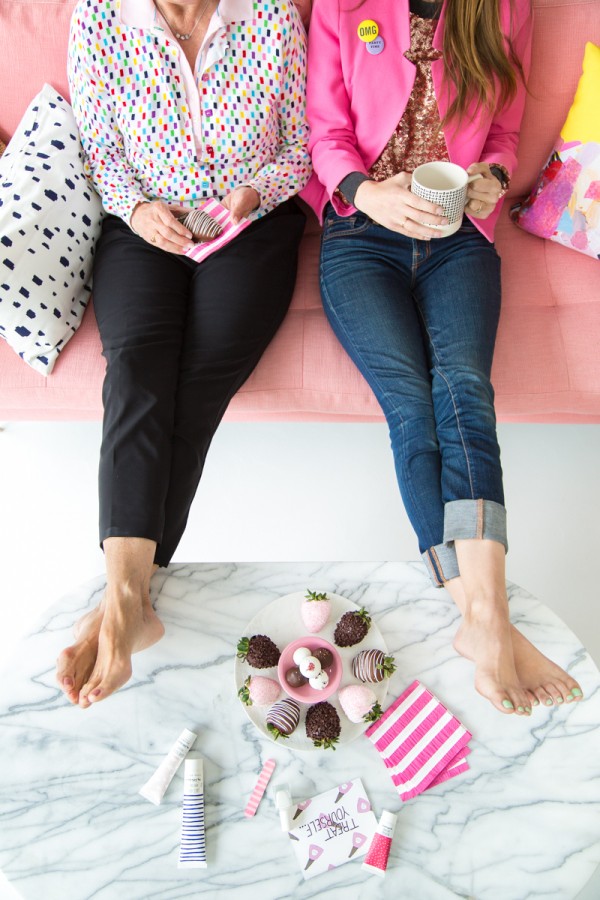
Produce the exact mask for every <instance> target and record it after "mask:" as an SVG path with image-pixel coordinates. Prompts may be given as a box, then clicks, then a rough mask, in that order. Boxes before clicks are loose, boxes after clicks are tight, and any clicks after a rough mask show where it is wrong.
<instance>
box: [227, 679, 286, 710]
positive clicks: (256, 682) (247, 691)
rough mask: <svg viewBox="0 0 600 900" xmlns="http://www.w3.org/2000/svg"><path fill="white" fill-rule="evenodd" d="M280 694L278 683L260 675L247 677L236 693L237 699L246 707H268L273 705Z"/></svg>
mask: <svg viewBox="0 0 600 900" xmlns="http://www.w3.org/2000/svg"><path fill="white" fill-rule="evenodd" d="M280 693H281V687H280V686H279V682H277V681H274V680H273V679H272V678H264V677H263V676H262V675H248V677H247V678H246V680H245V682H244V684H243V685H242V687H241V688H240V689H239V691H238V697H239V698H240V700H241V701H242V703H245V704H246V706H252V704H253V703H256V705H257V706H270V705H271V703H275V701H276V700H277V698H278V697H279V695H280Z"/></svg>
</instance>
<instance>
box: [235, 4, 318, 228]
mask: <svg viewBox="0 0 600 900" xmlns="http://www.w3.org/2000/svg"><path fill="white" fill-rule="evenodd" d="M282 52H283V66H284V79H283V87H282V92H281V97H280V99H279V104H278V110H277V112H278V124H279V137H278V147H277V151H276V153H275V156H274V159H273V160H272V161H271V162H269V163H267V164H266V165H265V166H262V168H260V169H259V170H258V172H257V173H256V175H255V176H254V177H253V178H251V179H250V180H249V181H247V182H246V184H247V185H248V186H250V187H253V188H254V189H255V190H256V191H258V193H259V195H260V199H261V209H262V210H263V211H265V210H266V211H269V210H271V209H274V208H275V207H276V206H277V205H278V204H280V203H283V201H284V200H287V199H288V198H289V197H293V196H294V194H297V193H298V192H299V191H300V190H301V189H302V188H303V187H304V186H305V184H306V183H307V182H308V179H309V178H310V174H311V171H312V168H311V164H310V156H309V154H308V123H307V120H306V33H305V31H304V27H303V25H302V22H301V21H300V16H299V14H298V13H297V12H296V8H295V7H294V6H293V4H292V6H291V8H290V19H289V23H288V28H287V31H286V34H285V35H284V39H283V50H282Z"/></svg>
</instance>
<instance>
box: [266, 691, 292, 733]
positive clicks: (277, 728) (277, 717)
mask: <svg viewBox="0 0 600 900" xmlns="http://www.w3.org/2000/svg"><path fill="white" fill-rule="evenodd" d="M299 721H300V706H299V705H298V703H296V701H295V700H292V699H291V697H284V698H283V700H280V701H279V703H276V704H275V705H274V706H272V707H271V709H270V710H269V712H268V713H267V728H268V730H269V732H270V733H271V734H272V735H273V737H274V738H275V740H277V738H280V737H283V738H287V737H289V736H290V734H292V732H294V731H295V730H296V728H297V727H298V722H299Z"/></svg>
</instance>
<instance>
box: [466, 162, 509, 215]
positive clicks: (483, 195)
mask: <svg viewBox="0 0 600 900" xmlns="http://www.w3.org/2000/svg"><path fill="white" fill-rule="evenodd" d="M467 172H468V173H469V175H476V174H477V173H480V174H481V175H482V178H478V179H477V180H476V181H472V182H471V184H470V185H469V187H468V190H467V206H466V208H465V212H467V213H468V214H469V215H470V216H472V217H473V218H474V219H487V217H488V216H489V215H491V214H492V213H493V212H494V210H495V209H496V204H497V203H498V200H500V198H501V197H503V196H504V191H503V190H502V185H501V184H500V182H499V181H498V179H497V178H496V176H495V175H492V173H491V172H490V167H489V165H488V164H487V163H473V164H472V165H470V166H469V168H468V169H467Z"/></svg>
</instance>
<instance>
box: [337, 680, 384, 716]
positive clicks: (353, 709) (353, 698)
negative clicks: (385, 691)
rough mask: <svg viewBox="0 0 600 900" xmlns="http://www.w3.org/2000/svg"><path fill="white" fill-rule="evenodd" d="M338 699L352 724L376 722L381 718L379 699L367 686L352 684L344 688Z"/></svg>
mask: <svg viewBox="0 0 600 900" xmlns="http://www.w3.org/2000/svg"><path fill="white" fill-rule="evenodd" d="M338 698H339V701H340V706H341V707H342V709H343V710H344V712H345V713H346V715H347V716H348V718H349V719H350V721H351V722H356V723H358V722H375V721H377V719H379V717H380V716H381V713H382V710H381V707H380V705H379V703H377V698H376V696H375V694H374V693H373V691H372V690H371V688H369V687H367V686H366V684H350V685H348V687H345V688H342V690H341V691H340V692H339V694H338Z"/></svg>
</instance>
